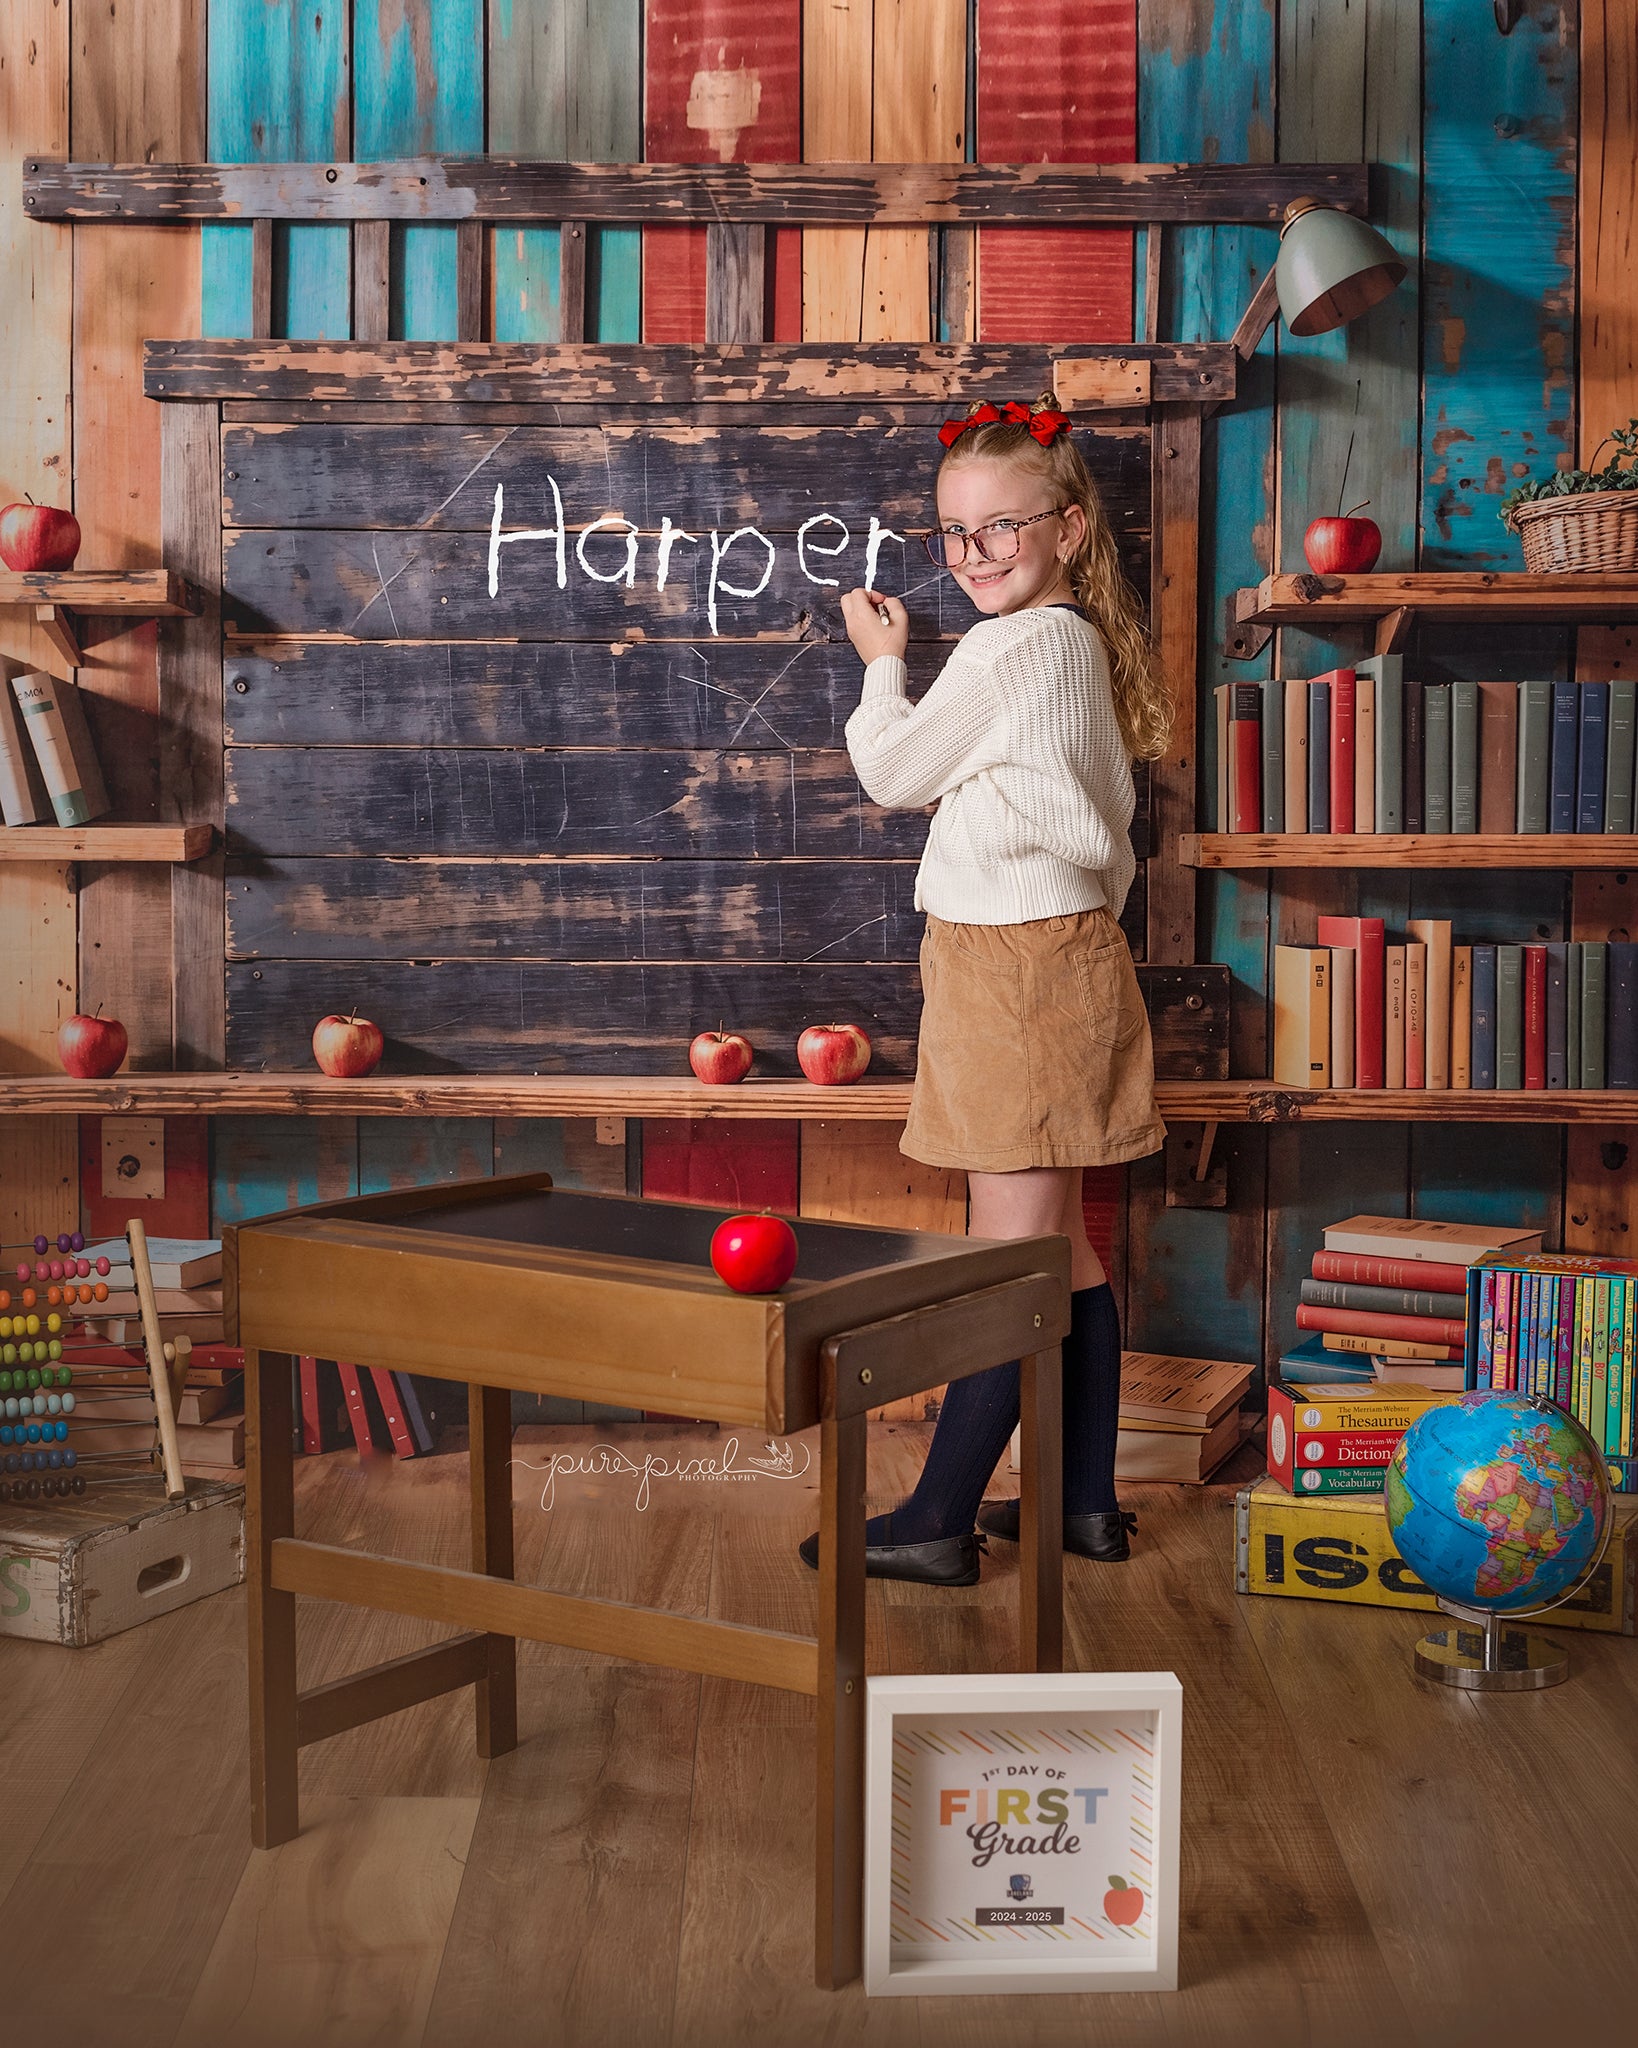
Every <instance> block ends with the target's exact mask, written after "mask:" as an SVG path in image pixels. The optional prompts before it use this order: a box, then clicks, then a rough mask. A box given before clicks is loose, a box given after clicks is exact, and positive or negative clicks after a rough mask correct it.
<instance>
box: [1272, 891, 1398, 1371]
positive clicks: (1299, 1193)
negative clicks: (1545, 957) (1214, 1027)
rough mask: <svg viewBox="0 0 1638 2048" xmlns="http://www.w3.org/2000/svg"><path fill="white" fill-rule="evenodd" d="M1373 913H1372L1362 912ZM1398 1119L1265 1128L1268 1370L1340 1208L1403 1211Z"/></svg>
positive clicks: (1290, 1337) (1346, 1212)
mask: <svg viewBox="0 0 1638 2048" xmlns="http://www.w3.org/2000/svg"><path fill="white" fill-rule="evenodd" d="M1367 914H1368V915H1369V914H1373V913H1367ZM1408 1172H1409V1169H1408V1164H1407V1159H1406V1138H1405V1126H1404V1125H1403V1124H1293V1125H1290V1126H1288V1127H1286V1128H1285V1129H1281V1130H1273V1131H1270V1132H1269V1134H1268V1289H1267V1302H1268V1339H1267V1352H1266V1357H1265V1364H1266V1367H1267V1370H1268V1374H1269V1376H1270V1378H1272V1377H1273V1376H1274V1374H1275V1370H1276V1368H1277V1367H1278V1364H1279V1359H1280V1353H1281V1352H1282V1351H1289V1350H1290V1349H1291V1347H1292V1346H1293V1345H1294V1344H1296V1343H1298V1342H1299V1341H1301V1340H1302V1339H1304V1338H1306V1337H1307V1335H1308V1332H1307V1331H1299V1330H1298V1328H1297V1303H1298V1299H1299V1297H1300V1295H1301V1291H1302V1283H1303V1281H1304V1280H1306V1279H1307V1278H1308V1277H1309V1275H1310V1274H1311V1272H1312V1270H1313V1258H1314V1254H1315V1252H1317V1251H1321V1250H1323V1249H1324V1245H1325V1231H1326V1229H1327V1227H1328V1226H1329V1225H1330V1224H1333V1223H1340V1222H1341V1220H1342V1219H1343V1217H1345V1216H1358V1215H1364V1216H1403V1215H1404V1214H1405V1213H1406V1193H1407V1188H1408V1185H1409V1181H1408Z"/></svg>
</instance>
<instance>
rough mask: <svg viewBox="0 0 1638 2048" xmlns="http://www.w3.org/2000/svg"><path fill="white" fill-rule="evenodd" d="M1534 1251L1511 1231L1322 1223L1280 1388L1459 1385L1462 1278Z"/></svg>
mask: <svg viewBox="0 0 1638 2048" xmlns="http://www.w3.org/2000/svg"><path fill="white" fill-rule="evenodd" d="M1540 1251H1541V1232H1540V1231H1539V1230H1524V1229H1521V1228H1519V1227H1517V1226H1516V1225H1512V1224H1500V1225H1495V1224H1476V1223H1438V1222H1432V1221H1429V1220H1427V1219H1425V1218H1422V1217H1416V1216H1349V1217H1346V1218H1345V1219H1344V1220H1343V1221H1342V1222H1340V1223H1333V1224H1330V1225H1328V1226H1327V1228H1326V1231H1325V1243H1324V1249H1323V1250H1321V1251H1317V1252H1315V1254H1314V1256H1313V1262H1312V1266H1311V1270H1310V1275H1309V1277H1308V1278H1307V1279H1306V1280H1304V1281H1303V1283H1302V1289H1301V1298H1300V1301H1299V1304H1298V1308H1297V1327H1298V1329H1299V1330H1304V1331H1308V1332H1310V1333H1312V1334H1310V1335H1309V1337H1308V1338H1307V1340H1306V1341H1305V1342H1299V1344H1298V1345H1297V1346H1296V1347H1295V1348H1294V1349H1293V1350H1291V1351H1288V1352H1287V1353H1286V1354H1285V1355H1284V1356H1283V1357H1282V1358H1281V1360H1280V1367H1279V1373H1280V1378H1281V1380H1282V1381H1284V1382H1285V1384H1286V1385H1288V1386H1314V1385H1325V1384H1330V1383H1340V1382H1343V1381H1367V1380H1374V1381H1380V1382H1385V1383H1388V1384H1392V1383H1394V1382H1403V1383H1406V1384H1410V1385H1415V1386H1422V1387H1431V1388H1434V1389H1436V1390H1440V1391H1456V1390H1459V1389H1461V1388H1462V1387H1463V1386H1464V1385H1466V1384H1467V1380H1466V1377H1465V1354H1466V1344H1467V1335H1468V1274H1469V1272H1470V1270H1471V1269H1472V1268H1473V1267H1474V1266H1475V1264H1476V1263H1477V1262H1479V1261H1480V1260H1482V1259H1485V1258H1487V1257H1488V1256H1490V1255H1491V1254H1501V1255H1505V1256H1507V1257H1509V1258H1512V1259H1514V1260H1519V1259H1528V1258H1530V1257H1531V1256H1533V1255H1536V1254H1539V1253H1540Z"/></svg>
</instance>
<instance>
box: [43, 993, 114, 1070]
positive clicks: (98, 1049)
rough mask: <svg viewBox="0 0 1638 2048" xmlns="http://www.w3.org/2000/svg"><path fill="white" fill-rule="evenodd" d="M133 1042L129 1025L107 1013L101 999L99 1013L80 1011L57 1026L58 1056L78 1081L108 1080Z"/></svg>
mask: <svg viewBox="0 0 1638 2048" xmlns="http://www.w3.org/2000/svg"><path fill="white" fill-rule="evenodd" d="M129 1043H130V1041H129V1040H128V1039H127V1037H126V1035H125V1026H124V1025H123V1024H122V1023H121V1022H120V1021H119V1019H118V1018H117V1017H105V1016H104V1015H103V1014H102V1006H101V1004H100V1003H99V1004H98V1006H97V1013H96V1015H95V1016H93V1017H87V1016H86V1015H85V1014H84V1012H83V1011H78V1012H76V1013H75V1015H74V1016H72V1017H69V1018H66V1019H65V1020H64V1021H63V1022H62V1023H61V1024H59V1025H58V1027H57V1057H58V1059H60V1060H61V1061H62V1063H63V1072H64V1073H65V1074H72V1075H73V1076H74V1078H75V1080H77V1081H106V1080H107V1079H108V1076H109V1075H110V1074H114V1073H117V1072H118V1071H119V1064H120V1061H121V1060H123V1059H124V1057H125V1054H126V1050H127V1047H128V1045H129Z"/></svg>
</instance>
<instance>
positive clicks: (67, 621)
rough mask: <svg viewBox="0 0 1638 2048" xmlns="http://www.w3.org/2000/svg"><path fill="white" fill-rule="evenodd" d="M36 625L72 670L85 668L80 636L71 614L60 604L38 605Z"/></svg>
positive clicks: (35, 612) (35, 609)
mask: <svg viewBox="0 0 1638 2048" xmlns="http://www.w3.org/2000/svg"><path fill="white" fill-rule="evenodd" d="M34 623H35V624H36V625H37V626H38V627H39V628H40V631H41V632H42V633H44V635H45V636H46V638H47V639H48V640H49V641H50V642H51V644H52V646H53V647H55V648H56V650H57V652H58V653H59V654H60V655H61V656H62V658H63V660H64V661H66V662H67V663H68V665H69V667H70V668H84V666H85V656H84V655H83V654H82V653H81V652H80V642H79V636H78V634H77V633H76V632H75V631H74V620H73V616H72V614H71V613H69V612H68V611H66V610H65V609H64V608H63V606H61V605H60V604H37V605H36V606H35V607H34Z"/></svg>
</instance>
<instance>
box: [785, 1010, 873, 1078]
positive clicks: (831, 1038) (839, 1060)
mask: <svg viewBox="0 0 1638 2048" xmlns="http://www.w3.org/2000/svg"><path fill="white" fill-rule="evenodd" d="M796 1061H797V1065H798V1066H799V1067H800V1068H801V1069H802V1071H803V1073H804V1074H806V1075H807V1077H808V1079H809V1080H810V1081H818V1082H820V1083H821V1084H824V1085H828V1084H830V1083H833V1082H838V1081H857V1080H858V1078H859V1076H860V1075H861V1074H862V1073H863V1072H864V1070H865V1068H866V1067H868V1066H869V1064H870V1040H869V1039H868V1038H867V1037H866V1036H865V1034H864V1033H863V1032H862V1031H861V1030H860V1029H859V1027H858V1025H857V1024H810V1025H809V1026H808V1028H807V1030H806V1031H804V1032H803V1033H802V1036H801V1037H800V1038H799V1039H798V1040H797V1041H796Z"/></svg>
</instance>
